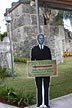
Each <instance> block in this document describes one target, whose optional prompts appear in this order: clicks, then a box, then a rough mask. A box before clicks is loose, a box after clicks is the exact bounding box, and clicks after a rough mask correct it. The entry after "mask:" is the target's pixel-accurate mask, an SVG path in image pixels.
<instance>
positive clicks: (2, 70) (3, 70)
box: [0, 66, 7, 80]
mask: <svg viewBox="0 0 72 108" xmlns="http://www.w3.org/2000/svg"><path fill="white" fill-rule="evenodd" d="M6 69H7V68H5V67H1V66H0V79H2V80H3V79H4V78H5V75H6Z"/></svg>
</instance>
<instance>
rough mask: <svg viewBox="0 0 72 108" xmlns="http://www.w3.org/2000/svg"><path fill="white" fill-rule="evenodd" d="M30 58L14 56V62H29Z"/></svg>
mask: <svg viewBox="0 0 72 108" xmlns="http://www.w3.org/2000/svg"><path fill="white" fill-rule="evenodd" d="M29 59H30V58H19V57H14V62H23V63H27V61H28V60H29Z"/></svg>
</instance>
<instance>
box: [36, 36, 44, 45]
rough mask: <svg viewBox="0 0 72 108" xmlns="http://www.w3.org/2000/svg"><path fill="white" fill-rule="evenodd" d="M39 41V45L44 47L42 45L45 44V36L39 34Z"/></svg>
mask: <svg viewBox="0 0 72 108" xmlns="http://www.w3.org/2000/svg"><path fill="white" fill-rule="evenodd" d="M37 40H38V43H39V44H40V45H42V44H43V43H44V35H43V34H39V35H38V36H37Z"/></svg>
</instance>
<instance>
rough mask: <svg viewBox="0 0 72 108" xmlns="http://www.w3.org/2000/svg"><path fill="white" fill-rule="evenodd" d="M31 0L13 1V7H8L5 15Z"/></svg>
mask: <svg viewBox="0 0 72 108" xmlns="http://www.w3.org/2000/svg"><path fill="white" fill-rule="evenodd" d="M30 1H31V0H19V1H18V2H13V3H12V7H11V8H6V12H5V13H4V16H6V15H7V14H8V13H10V12H12V11H13V10H14V9H15V8H16V7H17V6H19V5H20V4H22V3H23V4H24V3H30Z"/></svg>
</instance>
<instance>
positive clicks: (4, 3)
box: [0, 0, 18, 33]
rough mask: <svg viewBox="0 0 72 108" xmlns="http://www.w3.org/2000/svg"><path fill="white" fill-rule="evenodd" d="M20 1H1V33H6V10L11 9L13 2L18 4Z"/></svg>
mask: <svg viewBox="0 0 72 108" xmlns="http://www.w3.org/2000/svg"><path fill="white" fill-rule="evenodd" d="M17 1H18V0H0V32H1V33H3V32H5V31H6V25H5V24H6V22H5V18H4V13H5V10H6V8H10V7H11V3H12V2H17Z"/></svg>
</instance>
